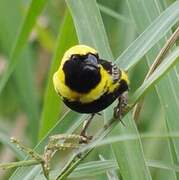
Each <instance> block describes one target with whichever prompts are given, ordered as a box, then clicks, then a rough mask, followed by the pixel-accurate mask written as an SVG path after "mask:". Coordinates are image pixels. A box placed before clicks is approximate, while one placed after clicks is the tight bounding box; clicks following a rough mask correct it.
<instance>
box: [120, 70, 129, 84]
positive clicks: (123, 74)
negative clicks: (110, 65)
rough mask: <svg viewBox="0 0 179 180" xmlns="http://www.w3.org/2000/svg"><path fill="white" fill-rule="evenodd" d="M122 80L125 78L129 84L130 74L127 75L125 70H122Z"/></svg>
mask: <svg viewBox="0 0 179 180" xmlns="http://www.w3.org/2000/svg"><path fill="white" fill-rule="evenodd" d="M121 73H122V74H121V78H120V79H121V80H124V81H126V82H127V84H129V79H128V75H127V73H126V72H125V71H122V70H121Z"/></svg>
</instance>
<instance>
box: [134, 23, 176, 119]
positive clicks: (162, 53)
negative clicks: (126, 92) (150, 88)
mask: <svg viewBox="0 0 179 180" xmlns="http://www.w3.org/2000/svg"><path fill="white" fill-rule="evenodd" d="M178 38H179V26H178V27H177V29H176V30H175V32H174V33H173V34H172V35H171V36H170V38H169V39H168V40H167V42H166V43H165V45H164V46H163V48H162V49H161V51H160V52H159V54H158V55H157V57H156V59H155V60H154V62H153V64H152V65H151V67H150V69H149V71H148V73H147V75H146V76H145V79H144V81H145V80H146V79H148V78H149V76H150V75H151V74H152V73H153V72H154V71H155V70H156V69H157V67H158V66H159V65H160V64H161V63H162V61H163V59H164V58H165V56H166V55H167V54H168V52H169V50H170V48H171V47H172V46H173V45H174V44H175V43H176V41H177V39H178ZM144 81H143V82H144ZM143 102H144V99H141V100H140V101H139V102H138V103H137V104H136V105H135V107H134V111H133V118H134V119H135V120H137V119H138V117H139V114H140V111H141V109H142V107H143Z"/></svg>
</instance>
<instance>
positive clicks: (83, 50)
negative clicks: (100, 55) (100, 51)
mask: <svg viewBox="0 0 179 180" xmlns="http://www.w3.org/2000/svg"><path fill="white" fill-rule="evenodd" d="M88 53H92V54H97V51H96V50H95V49H93V48H91V47H89V46H86V45H82V44H81V45H75V46H73V47H71V48H70V49H68V50H67V51H66V52H65V54H64V56H63V58H62V61H61V66H63V64H64V63H65V61H67V60H68V59H70V57H71V56H72V55H73V54H79V55H86V54H88Z"/></svg>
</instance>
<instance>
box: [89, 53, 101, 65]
mask: <svg viewBox="0 0 179 180" xmlns="http://www.w3.org/2000/svg"><path fill="white" fill-rule="evenodd" d="M86 61H88V62H90V63H91V64H98V60H97V57H96V56H95V55H93V54H88V57H87V58H86Z"/></svg>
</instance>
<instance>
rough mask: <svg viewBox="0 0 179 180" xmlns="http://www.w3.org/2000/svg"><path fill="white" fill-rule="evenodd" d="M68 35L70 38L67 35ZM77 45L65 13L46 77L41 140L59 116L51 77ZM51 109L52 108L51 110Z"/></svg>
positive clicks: (58, 99) (71, 23) (58, 104)
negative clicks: (71, 48) (63, 57)
mask: <svg viewBox="0 0 179 180" xmlns="http://www.w3.org/2000/svg"><path fill="white" fill-rule="evenodd" d="M69 34H70V38H68V39H67V38H66V37H68V35H69ZM76 43H77V39H76V33H75V29H74V25H73V21H72V18H71V16H70V14H69V13H68V12H67V13H66V16H65V18H64V23H63V25H62V26H60V30H59V35H58V38H57V45H56V50H55V54H54V57H53V59H52V65H51V69H50V72H49V76H48V82H47V88H46V93H45V99H44V104H43V110H42V115H41V116H42V117H41V127H40V131H39V136H40V138H42V137H43V136H44V135H45V134H46V133H47V132H48V131H49V129H51V127H53V125H54V124H55V123H56V121H57V120H58V118H59V115H60V107H61V100H60V97H59V96H58V95H57V94H56V92H55V91H54V87H53V82H52V77H53V74H54V72H55V71H56V70H57V68H58V66H59V63H60V60H61V58H62V56H63V54H64V52H65V50H66V49H68V48H69V47H71V46H72V45H74V44H76ZM52 107H53V108H52Z"/></svg>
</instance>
